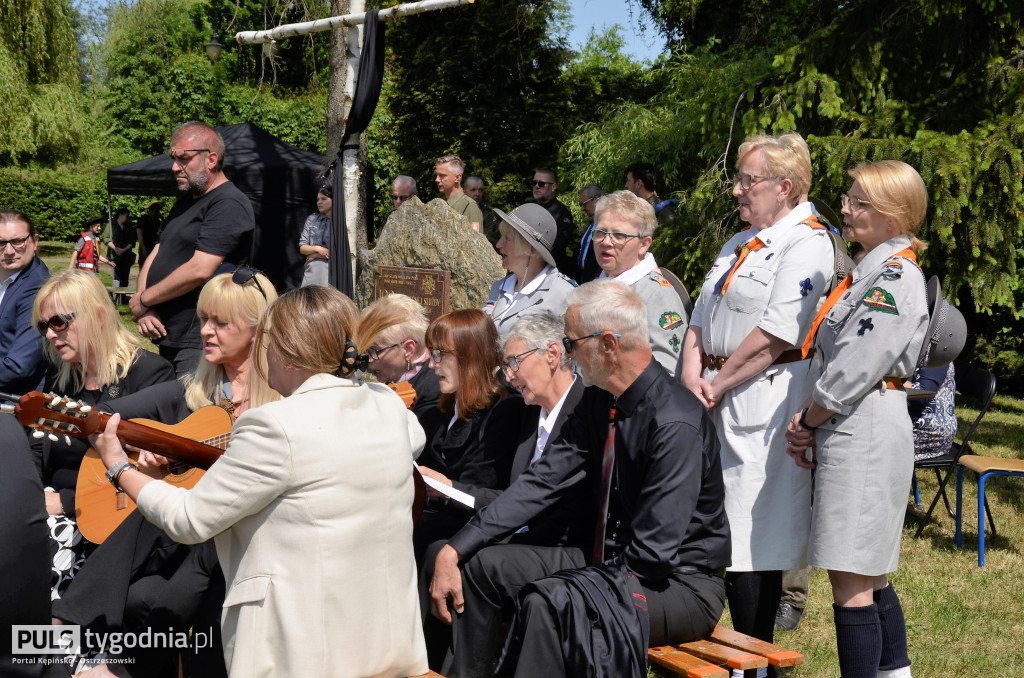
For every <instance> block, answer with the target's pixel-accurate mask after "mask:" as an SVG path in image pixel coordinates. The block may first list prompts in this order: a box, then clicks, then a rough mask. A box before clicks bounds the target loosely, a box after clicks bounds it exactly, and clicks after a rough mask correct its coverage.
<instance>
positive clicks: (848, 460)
mask: <svg viewBox="0 0 1024 678" xmlns="http://www.w3.org/2000/svg"><path fill="white" fill-rule="evenodd" d="M850 176H852V177H853V179H854V182H853V186H852V187H850V194H849V196H843V237H844V238H846V240H849V241H853V242H859V243H860V244H861V245H862V246H863V248H864V250H865V251H866V252H867V255H866V256H865V257H864V259H863V260H862V261H861V263H860V264H858V265H857V267H856V268H855V269H854V271H853V273H852V274H851V275H850V276H848V277H847V278H846V279H845V280H844V281H843V282H842V284H840V285H839V287H838V288H837V289H836V290H835V291H834V292H833V293H832V294H831V295H829V298H828V300H826V302H825V304H824V305H823V306H822V309H821V311H819V313H818V315H817V317H816V318H815V322H814V324H813V325H812V328H811V331H810V333H809V334H808V337H807V340H806V342H805V345H806V346H808V347H810V345H811V344H812V343H813V345H814V346H815V347H816V349H817V356H818V357H819V358H820V363H821V365H822V371H821V375H820V376H819V377H818V380H817V382H816V383H815V384H814V388H813V391H812V393H811V399H809V400H808V401H807V402H806V403H805V406H804V408H803V409H801V410H798V411H797V412H796V414H794V415H793V416H792V419H791V421H790V423H789V428H788V429H787V431H786V438H787V439H788V440H789V448H788V451H789V453H790V454H791V455H793V458H794V459H795V460H796V462H797V464H798V465H799V466H802V467H804V468H811V467H814V466H816V468H817V472H816V476H815V488H814V515H813V518H812V520H811V538H810V546H809V549H808V558H807V559H808V561H809V562H810V564H811V565H814V566H816V567H821V568H825V569H827V570H828V573H829V579H830V581H831V583H832V595H833V598H834V606H833V608H834V614H835V624H836V636H837V645H838V649H839V667H840V670H841V671H842V674H843V676H844V677H846V678H857V677H858V676H872V677H873V676H875V675H876V674H877V675H878V676H910V659H909V658H908V657H907V638H906V627H905V624H904V620H903V610H902V608H901V607H900V601H899V598H898V597H897V596H896V593H895V591H893V588H892V586H891V585H889V582H888V580H887V579H886V573H888V572H892V571H894V570H895V569H896V566H897V563H898V562H899V549H900V536H901V535H902V531H903V514H904V512H905V511H906V506H907V488H908V487H909V486H910V478H911V475H912V474H913V471H914V438H913V429H912V424H911V421H910V416H909V414H908V413H907V398H906V393H905V391H904V390H903V386H902V383H903V381H904V380H905V379H906V378H907V377H909V376H910V375H911V374H912V373H913V372H914V368H915V367H916V364H917V361H918V356H919V355H920V353H921V347H922V345H923V343H924V340H925V335H926V329H927V325H928V305H927V298H926V294H925V280H924V276H923V275H922V274H921V271H920V269H919V268H918V267H917V263H916V256H915V253H916V252H920V251H921V250H923V249H924V247H925V244H924V243H922V242H921V241H920V240H918V239H917V238H915V237H914V236H913V235H912V232H913V230H914V229H915V228H917V226H918V224H920V223H921V221H922V219H924V215H925V210H926V208H927V199H928V198H927V193H926V191H925V186H924V182H923V181H922V180H921V176H920V175H919V174H918V173H917V172H916V171H915V170H914V168H912V167H911V166H910V165H907V164H905V163H902V162H898V161H893V160H889V161H884V162H878V163H873V164H870V165H863V166H860V167H857V168H855V169H853V170H851V171H850ZM808 447H809V448H811V450H812V451H813V461H812V460H808V459H807V458H806V457H805V451H806V449H807V448H808Z"/></svg>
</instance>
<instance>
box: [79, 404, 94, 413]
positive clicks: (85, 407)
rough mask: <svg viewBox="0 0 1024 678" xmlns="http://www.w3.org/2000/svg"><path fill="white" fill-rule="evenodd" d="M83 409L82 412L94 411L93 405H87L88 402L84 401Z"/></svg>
mask: <svg viewBox="0 0 1024 678" xmlns="http://www.w3.org/2000/svg"><path fill="white" fill-rule="evenodd" d="M81 411H82V412H92V407H90V406H89V405H86V404H84V403H83V404H82V408H81Z"/></svg>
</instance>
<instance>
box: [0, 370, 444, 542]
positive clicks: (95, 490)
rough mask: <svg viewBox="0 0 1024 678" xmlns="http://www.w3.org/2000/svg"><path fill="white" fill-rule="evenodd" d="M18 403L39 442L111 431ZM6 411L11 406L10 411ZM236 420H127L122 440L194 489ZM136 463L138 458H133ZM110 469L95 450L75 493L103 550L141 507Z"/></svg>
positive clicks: (409, 393) (101, 418) (410, 397)
mask: <svg viewBox="0 0 1024 678" xmlns="http://www.w3.org/2000/svg"><path fill="white" fill-rule="evenodd" d="M391 388H392V389H394V390H395V391H396V392H397V393H398V395H399V396H401V397H402V400H403V401H404V403H405V406H406V407H408V408H411V407H412V405H413V403H414V402H415V400H416V391H415V390H414V389H413V388H412V386H410V385H409V384H408V383H405V382H402V383H400V384H394V385H391ZM2 395H4V396H5V397H6V398H7V399H9V400H17V403H18V404H17V405H15V407H14V414H15V416H16V417H17V418H18V421H19V422H21V424H22V425H23V426H28V427H30V428H33V429H35V433H33V435H34V436H36V437H42V436H44V435H50V436H51V437H53V438H54V439H57V438H56V436H58V435H65V436H69V435H70V436H75V437H76V438H82V437H86V436H89V435H91V434H93V433H98V432H100V431H102V430H103V429H104V428H106V425H107V421H108V420H109V419H110V416H111V415H109V414H107V413H105V412H100V411H98V410H96V409H94V408H92V407H90V406H88V405H84V404H82V403H80V402H77V401H74V400H71V399H69V398H65V397H63V396H59V395H56V394H53V393H50V394H44V393H40V392H39V391H32V392H30V393H26V394H25V395H23V396H21V397H17V396H10V395H7V394H2ZM5 407H6V406H5ZM231 423H232V422H231V417H230V416H229V415H228V413H227V412H225V411H224V410H223V409H221V408H220V407H216V406H212V405H211V406H209V407H204V408H201V409H199V410H197V411H196V412H193V413H192V414H191V415H189V416H188V417H187V418H185V419H184V420H183V421H181V422H180V423H178V424H173V425H168V424H162V423H160V422H158V421H152V420H149V419H134V420H124V419H122V420H121V423H120V424H119V425H118V427H117V437H118V439H119V440H120V441H121V442H122V443H125V444H128V445H133V446H135V447H138V448H141V449H144V450H148V451H150V452H154V453H156V454H160V455H163V456H165V457H167V458H168V459H171V460H172V462H171V463H170V464H168V465H167V466H162V467H160V473H161V474H162V479H163V480H164V482H167V483H170V484H172V485H177V486H180V487H183V488H185V489H190V488H192V487H193V486H195V484H196V483H197V482H199V479H200V478H202V476H203V471H204V470H205V469H208V468H210V466H211V465H212V464H213V463H214V462H215V461H217V459H218V458H220V455H221V454H222V453H223V450H224V449H226V448H227V444H228V442H229V440H230V433H231ZM128 456H129V458H130V459H131V460H132V461H133V462H134V461H138V456H139V455H138V453H135V452H132V453H129V454H128ZM106 472H107V469H106V466H105V465H104V464H103V460H102V458H101V457H100V455H99V453H98V452H96V450H94V449H92V448H89V451H88V452H86V454H85V457H84V458H83V459H82V464H81V466H80V468H79V471H78V482H77V485H76V488H75V518H76V521H77V523H78V528H79V530H80V531H81V533H82V536H83V537H85V538H86V539H88V540H89V541H91V542H93V543H96V544H102V543H103V542H104V541H105V540H106V538H107V537H109V536H110V534H111V533H112V532H113V531H114V530H115V529H117V527H118V525H120V524H121V523H122V522H124V520H125V518H127V517H128V516H129V515H131V513H132V511H134V510H135V508H136V505H135V502H133V501H132V500H131V499H130V498H128V496H127V495H126V494H124V493H123V492H120V493H119V492H116V491H115V490H114V487H113V486H112V485H111V484H110V483H109V482H108V481H107V478H106ZM413 485H414V487H415V496H414V499H413V507H412V514H413V522H414V523H415V522H416V521H417V520H418V519H419V516H420V514H421V513H422V512H423V505H424V502H425V486H424V484H423V478H422V477H421V476H420V474H419V471H416V470H415V469H414V470H413Z"/></svg>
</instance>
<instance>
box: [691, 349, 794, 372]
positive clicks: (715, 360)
mask: <svg viewBox="0 0 1024 678" xmlns="http://www.w3.org/2000/svg"><path fill="white" fill-rule="evenodd" d="M728 359H729V358H728V357H727V356H718V355H708V354H707V353H705V354H704V358H703V359H702V363H703V365H704V367H705V368H707V369H712V370H720V369H722V367H723V366H724V365H725V362H726V361H727V360H728ZM798 360H803V354H802V353H801V351H800V349H798V348H791V349H789V350H788V351H783V352H782V353H780V354H779V357H778V358H776V359H775V360H774V361H773V362H772V365H784V364H786V363H795V362H796V361H798Z"/></svg>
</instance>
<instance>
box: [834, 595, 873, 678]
mask: <svg viewBox="0 0 1024 678" xmlns="http://www.w3.org/2000/svg"><path fill="white" fill-rule="evenodd" d="M832 612H833V614H834V615H835V620H836V646H837V647H838V649H839V672H840V674H841V675H842V677H843V678H875V677H876V676H877V675H878V659H879V656H880V655H881V653H882V632H881V629H880V628H879V627H880V624H879V622H878V606H877V605H875V604H874V603H872V604H871V605H868V606H866V607H840V606H838V605H832Z"/></svg>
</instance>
